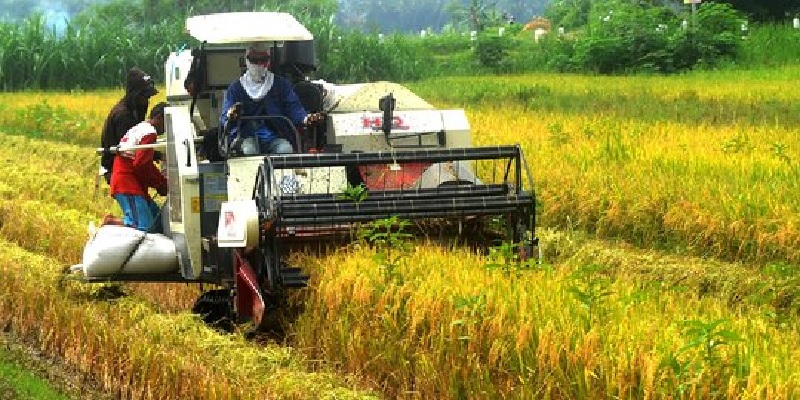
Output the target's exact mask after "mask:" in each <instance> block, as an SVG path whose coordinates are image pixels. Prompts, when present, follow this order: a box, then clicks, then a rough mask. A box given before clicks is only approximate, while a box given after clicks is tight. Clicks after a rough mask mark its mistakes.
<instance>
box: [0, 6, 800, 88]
mask: <svg viewBox="0 0 800 400" xmlns="http://www.w3.org/2000/svg"><path fill="white" fill-rule="evenodd" d="M352 1H353V2H355V0H352ZM787 1H788V0H787ZM384 3H387V4H405V5H406V6H411V5H413V4H414V1H412V0H408V1H407V2H405V1H404V2H399V1H398V2H386V1H384ZM419 3H420V4H423V3H428V4H431V2H424V1H419ZM451 4H453V3H451ZM231 10H233V11H243V10H268V11H286V12H289V13H291V14H293V15H295V17H297V18H298V19H299V20H300V21H301V22H303V23H304V24H305V25H306V26H307V27H308V28H309V30H310V31H311V32H312V33H313V34H314V36H315V38H316V39H315V44H316V47H317V58H318V61H319V68H318V71H317V73H316V75H317V76H318V77H322V78H324V79H326V80H329V81H334V82H354V81H366V80H379V79H386V80H394V81H409V80H416V79H421V78H428V77H434V76H442V75H453V74H480V73H522V72H528V71H565V72H588V73H604V74H616V73H633V72H642V71H644V72H654V73H672V72H678V71H684V70H687V69H691V68H696V67H698V66H701V67H717V66H719V65H721V64H730V63H738V64H748V65H752V64H753V63H773V64H774V63H783V62H796V61H797V60H798V54H796V53H797V50H796V47H798V46H797V45H795V44H794V43H797V39H798V37H797V31H798V30H796V29H792V28H791V27H785V26H782V25H780V24H777V25H776V24H772V25H759V24H755V23H753V24H750V25H748V24H747V23H746V15H745V14H743V13H741V12H740V11H738V10H737V9H735V8H734V7H732V6H731V5H729V4H726V3H710V2H706V3H703V4H701V5H699V7H697V12H696V13H694V14H692V13H691V11H690V8H689V7H687V6H683V5H682V4H679V3H676V2H675V1H672V0H638V1H630V0H595V1H589V0H557V1H554V2H552V3H551V4H550V6H549V7H548V8H547V9H546V10H545V14H546V15H549V16H550V17H551V20H550V21H548V25H550V28H551V32H549V33H548V34H547V35H545V36H543V37H541V38H540V39H539V40H534V35H533V33H532V32H530V31H527V30H525V29H524V24H523V23H519V22H518V23H510V21H509V18H508V15H503V14H502V13H499V12H498V11H497V9H496V8H495V7H494V6H492V4H490V3H487V2H483V1H479V0H469V1H464V2H462V3H459V4H458V5H456V6H455V8H452V9H451V10H450V11H449V12H450V15H451V16H452V17H453V19H452V21H455V22H454V23H453V24H451V25H450V27H449V29H445V30H441V31H432V30H431V31H425V32H423V33H424V35H421V34H420V33H419V32H418V33H415V34H401V33H394V34H386V35H380V34H378V33H377V32H375V31H363V30H360V29H347V28H345V27H343V26H342V25H341V24H338V23H337V20H336V18H335V15H337V12H339V11H340V5H339V4H338V3H337V1H336V0H266V1H264V0H258V1H256V0H237V1H233V0H230V1H219V0H217V1H211V0H138V1H134V2H131V1H121V0H109V1H108V2H105V3H98V4H93V5H92V6H90V7H88V8H86V9H85V10H84V11H82V12H81V13H79V14H78V15H76V16H75V17H74V18H72V19H71V20H70V21H69V22H68V23H67V24H66V25H65V26H64V27H63V29H60V30H59V29H56V28H54V27H52V26H51V25H49V24H48V23H47V21H46V19H45V17H44V16H43V15H41V14H33V15H31V16H29V17H27V18H25V19H22V20H19V21H14V22H3V23H0V88H2V90H5V91H9V90H22V89H77V88H80V89H91V88H97V87H110V86H118V85H120V84H121V82H122V80H123V77H124V76H125V72H126V71H127V70H128V69H129V68H130V67H132V66H134V65H135V66H139V67H141V68H143V69H145V70H146V71H148V72H151V73H152V74H153V75H154V76H156V77H157V78H158V79H162V78H163V70H164V61H165V60H166V58H167V56H168V54H169V52H170V51H174V50H176V49H180V48H182V47H184V48H185V47H194V46H197V45H198V43H196V41H194V40H193V39H192V38H190V37H188V36H187V35H186V33H185V32H184V24H185V18H186V16H188V15H199V14H206V13H213V12H223V11H231ZM787 10H788V8H787ZM458 21H462V22H461V23H457V22H458ZM523 22H524V21H523ZM558 27H563V28H564V32H559V29H558ZM782 27H783V28H785V29H781V28H782ZM473 31H474V33H473ZM776 41H782V42H781V43H783V45H781V46H776Z"/></svg>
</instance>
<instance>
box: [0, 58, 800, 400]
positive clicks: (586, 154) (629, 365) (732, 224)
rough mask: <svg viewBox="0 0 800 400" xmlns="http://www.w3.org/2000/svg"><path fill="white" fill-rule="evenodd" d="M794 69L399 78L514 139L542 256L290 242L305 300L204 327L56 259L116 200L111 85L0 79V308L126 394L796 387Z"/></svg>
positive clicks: (556, 393) (171, 290)
mask: <svg viewBox="0 0 800 400" xmlns="http://www.w3.org/2000/svg"><path fill="white" fill-rule="evenodd" d="M798 74H800V69H798V68H786V69H782V70H773V71H751V72H741V71H740V72H724V73H709V72H706V73H697V74H688V75H685V76H678V77H654V76H653V77H650V76H643V77H625V78H622V77H582V76H565V75H545V74H541V75H526V76H519V77H503V78H498V77H494V78H492V77H481V78H449V79H446V80H437V81H435V82H433V81H431V82H422V83H416V84H413V85H411V87H412V88H413V89H414V90H415V91H417V92H418V93H420V94H421V95H422V96H423V97H424V98H426V99H428V100H429V101H431V102H432V103H433V104H436V105H438V106H441V107H465V108H466V110H467V113H468V116H469V118H470V122H471V124H472V128H473V141H474V142H475V143H476V144H479V145H482V144H500V143H520V144H521V145H522V147H523V149H524V151H525V155H526V159H527V162H528V165H529V166H530V167H531V170H532V172H533V175H534V177H535V179H536V190H537V194H538V196H539V200H540V201H539V202H540V206H539V207H538V212H539V221H540V222H541V223H542V224H543V225H544V227H543V228H541V229H540V230H539V232H538V233H539V236H540V237H541V239H542V243H543V251H544V254H545V261H546V262H545V263H544V264H542V265H536V264H531V263H520V262H517V261H515V260H509V259H507V258H505V257H504V256H503V253H502V249H499V248H498V249H495V251H492V252H490V253H489V254H486V255H482V254H476V253H474V252H471V251H469V250H468V249H465V248H459V247H453V248H449V249H444V248H441V247H439V246H433V245H429V244H427V243H425V242H422V241H420V242H414V243H413V244H414V245H413V247H412V248H409V249H407V250H404V252H402V253H401V257H400V259H399V262H398V265H397V267H396V268H395V269H393V270H392V271H387V270H386V269H384V268H380V267H379V266H378V265H376V262H375V261H374V256H375V255H376V253H379V252H380V249H376V248H372V247H370V246H368V245H366V244H365V243H354V244H352V245H350V246H346V247H343V248H342V249H340V250H338V251H335V252H332V253H331V254H328V255H326V256H322V257H311V256H310V255H308V254H302V253H300V254H295V255H294V257H295V261H297V263H298V264H300V265H304V266H306V267H307V268H308V270H309V272H311V275H312V277H313V278H312V282H311V285H310V287H309V288H308V289H306V290H304V291H302V292H301V293H300V294H299V296H297V298H296V299H294V301H296V302H298V304H301V305H302V307H303V310H304V311H303V312H302V313H301V314H300V316H299V319H298V320H297V321H296V322H295V323H294V325H293V326H292V328H291V330H290V332H289V335H288V336H287V338H286V343H268V344H259V343H253V342H248V341H247V340H245V339H244V338H243V337H242V336H241V335H237V334H235V335H230V336H226V335H220V334H218V333H216V332H214V331H212V330H210V329H207V328H206V327H204V326H203V325H202V323H201V322H199V321H198V320H197V319H196V318H195V317H193V316H191V315H189V314H188V313H186V310H187V309H188V308H189V307H190V305H191V302H192V301H193V300H194V298H195V296H197V295H198V291H197V289H196V288H194V287H186V286H183V285H175V286H166V285H131V286H127V287H125V291H126V292H127V293H128V295H127V296H125V297H122V298H119V299H113V300H109V299H107V298H105V297H104V294H105V291H104V289H103V287H96V286H91V287H87V286H81V285H79V284H77V283H74V282H70V281H66V282H65V281H62V280H61V279H60V271H61V269H62V268H63V267H64V266H66V265H70V264H72V263H75V262H78V261H79V259H80V255H81V251H82V247H83V243H84V240H85V234H84V232H85V227H86V223H87V222H88V221H89V220H95V221H97V220H98V219H99V218H100V217H101V216H102V215H103V214H105V213H106V212H108V211H110V210H116V205H114V203H113V201H111V199H110V198H108V197H107V196H105V193H103V191H102V190H100V193H98V195H97V197H95V193H94V191H95V189H94V176H93V174H94V171H96V166H97V160H96V159H95V156H94V155H93V152H92V147H94V146H95V145H96V143H97V142H98V136H99V132H100V128H101V126H102V122H103V118H104V117H105V113H106V112H107V110H108V109H109V108H110V107H111V106H112V105H113V103H114V102H116V100H117V99H118V98H119V96H121V94H122V93H121V91H118V90H116V91H115V90H109V91H103V92H91V93H33V92H31V93H14V94H11V93H3V94H0V132H2V134H3V139H4V144H5V146H3V147H2V148H0V160H1V161H2V162H4V163H5V166H4V170H5V171H6V173H5V174H2V175H0V234H2V241H3V244H2V246H0V260H2V262H0V277H2V279H0V285H1V286H2V290H0V303H2V309H3V310H5V311H6V312H5V313H4V314H3V315H0V325H2V326H4V327H5V329H8V330H11V331H13V332H14V333H15V334H18V335H20V336H26V337H30V338H31V342H32V343H35V344H36V345H37V346H38V347H40V348H41V349H43V350H45V351H46V352H47V353H48V354H51V355H52V356H53V357H56V358H59V359H60V360H62V361H63V362H65V363H68V364H70V365H72V366H75V367H76V368H78V369H79V370H80V371H81V372H82V373H84V374H86V375H87V376H91V377H93V378H94V379H96V380H98V381H99V382H101V385H102V387H103V388H105V389H106V390H108V391H109V392H111V393H114V394H115V395H117V396H118V397H120V398H131V399H156V398H158V399H164V398H176V399H177V398H181V399H185V398H197V399H201V398H202V399H233V398H259V399H260V398H327V399H334V398H336V399H339V398H406V399H431V398H442V399H446V398H453V399H463V398H486V399H495V398H510V399H530V398H546V399H575V398H586V399H589V398H625V399H656V398H674V399H700V398H703V399H705V398H715V399H723V398H725V399H791V398H796V397H797V396H798V395H800V374H798V372H797V371H799V370H800V368H799V367H800V365H798V364H799V363H800V350H798V349H800V332H798V326H799V325H798V324H797V318H798V316H799V315H800V301H799V300H798V291H800V281H798V278H797V277H798V276H800V275H798V266H797V264H798V261H800V250H798V249H800V234H799V233H798V229H800V220H799V219H798V218H799V217H798V215H800V213H798V211H800V210H798V208H799V207H800V204H799V203H798V200H797V196H796V193H798V182H800V179H798V178H800V177H799V176H798V172H799V170H798V164H797V162H798V157H800V149H799V148H798V145H799V143H798V139H797V138H798V133H800V132H798V130H797V128H795V125H797V124H796V123H795V122H797V121H795V119H797V118H798V117H797V115H800V114H798V113H797V112H795V111H798V110H797V109H796V108H797V107H798V106H796V105H795V104H800V103H798V101H797V100H799V99H798V98H797V97H799V96H800V94H796V93H793V92H792V91H789V90H786V88H788V87H790V86H789V85H790V83H791V82H793V81H794V80H795V79H796V78H797V75H798ZM156 100H158V99H156Z"/></svg>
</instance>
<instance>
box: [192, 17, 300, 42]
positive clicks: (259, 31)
mask: <svg viewBox="0 0 800 400" xmlns="http://www.w3.org/2000/svg"><path fill="white" fill-rule="evenodd" d="M186 30H187V31H188V32H189V34H190V35H191V36H192V37H193V38H195V39H197V40H199V41H200V42H206V43H209V44H233V43H252V42H283V41H306V40H314V35H312V34H311V32H309V31H308V29H306V27H305V26H303V24H301V23H300V22H298V21H297V20H296V19H295V18H294V17H293V16H292V15H290V14H287V13H282V12H233V13H219V14H210V15H198V16H195V17H189V18H188V19H187V20H186Z"/></svg>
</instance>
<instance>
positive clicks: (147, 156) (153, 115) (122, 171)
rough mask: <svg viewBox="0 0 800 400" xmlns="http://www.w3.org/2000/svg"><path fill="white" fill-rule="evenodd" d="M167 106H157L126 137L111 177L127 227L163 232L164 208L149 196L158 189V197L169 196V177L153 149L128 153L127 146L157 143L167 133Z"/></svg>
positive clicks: (114, 195) (164, 104) (112, 193)
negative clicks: (150, 189)
mask: <svg viewBox="0 0 800 400" xmlns="http://www.w3.org/2000/svg"><path fill="white" fill-rule="evenodd" d="M166 106H167V103H164V102H161V103H158V104H156V105H155V106H153V109H152V110H151V111H150V119H148V120H147V121H143V122H140V123H139V124H137V125H135V126H134V127H133V128H131V129H129V130H128V132H126V133H125V135H124V136H123V137H122V140H120V143H119V149H118V151H117V156H116V157H115V158H114V167H113V169H112V174H111V195H112V196H113V197H114V198H115V199H116V200H117V202H118V203H119V205H120V207H121V208H122V212H123V214H124V218H123V222H124V224H125V225H126V226H130V227H133V228H136V229H138V230H141V231H146V232H162V227H161V220H160V218H158V217H159V216H160V214H161V210H160V207H159V206H158V204H156V203H155V201H153V199H152V198H151V197H150V194H149V193H148V189H149V188H155V189H156V192H158V194H160V195H162V196H165V195H166V194H167V178H165V177H164V175H162V174H161V171H159V170H158V167H157V166H156V164H155V162H154V161H153V155H154V153H155V151H154V150H153V149H141V150H125V148H126V147H129V146H136V145H143V144H151V143H155V142H156V139H157V138H158V134H159V133H163V132H164V108H165V107H166Z"/></svg>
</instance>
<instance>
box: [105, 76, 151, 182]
mask: <svg viewBox="0 0 800 400" xmlns="http://www.w3.org/2000/svg"><path fill="white" fill-rule="evenodd" d="M156 93H158V91H157V90H156V88H155V85H154V83H153V80H152V78H150V76H149V75H147V74H146V73H145V72H144V71H142V70H140V69H138V68H132V69H131V70H130V71H128V78H127V81H126V83H125V96H124V97H123V98H122V99H121V100H120V101H119V102H118V103H117V104H116V105H115V106H114V108H112V109H111V112H109V113H108V117H107V118H106V122H105V124H104V125H103V133H102V136H101V138H100V146H101V147H103V148H108V147H112V146H117V145H119V141H120V139H122V136H124V135H125V133H126V132H128V130H129V129H131V128H132V127H133V126H134V125H136V124H138V123H139V122H142V121H144V119H145V116H146V113H147V105H148V104H147V102H145V103H144V104H137V103H136V99H137V98H138V97H139V95H141V94H144V95H145V97H147V98H150V97H151V96H153V95H154V94H156ZM100 165H101V166H103V168H105V169H106V171H108V173H107V174H106V175H105V176H106V182H108V180H109V177H110V176H111V168H112V167H113V166H114V154H113V153H110V152H105V153H103V155H102V157H101V160H100Z"/></svg>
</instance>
